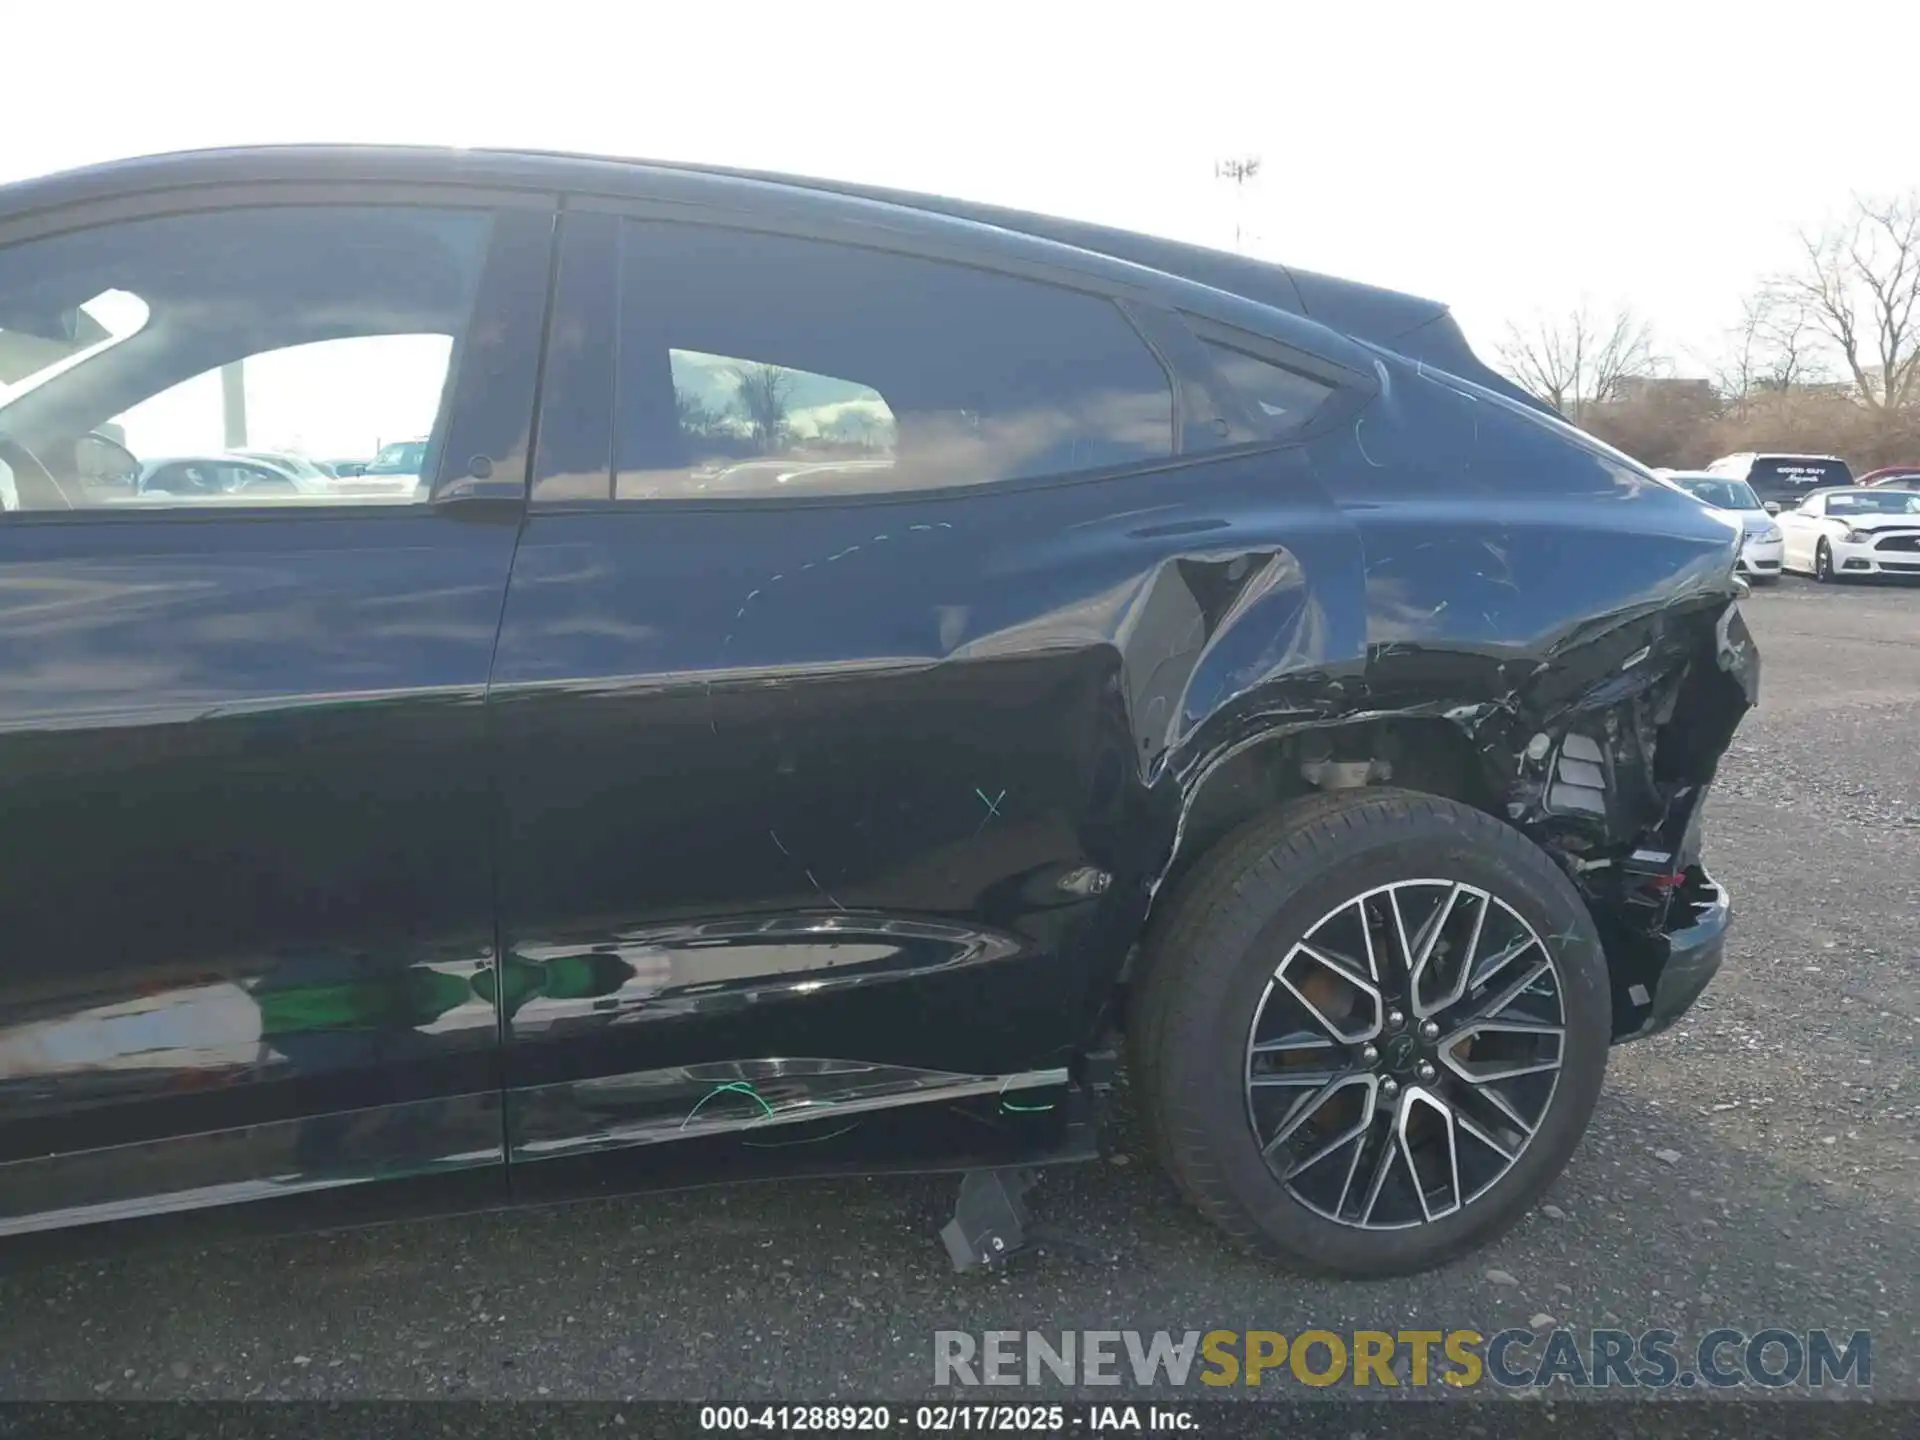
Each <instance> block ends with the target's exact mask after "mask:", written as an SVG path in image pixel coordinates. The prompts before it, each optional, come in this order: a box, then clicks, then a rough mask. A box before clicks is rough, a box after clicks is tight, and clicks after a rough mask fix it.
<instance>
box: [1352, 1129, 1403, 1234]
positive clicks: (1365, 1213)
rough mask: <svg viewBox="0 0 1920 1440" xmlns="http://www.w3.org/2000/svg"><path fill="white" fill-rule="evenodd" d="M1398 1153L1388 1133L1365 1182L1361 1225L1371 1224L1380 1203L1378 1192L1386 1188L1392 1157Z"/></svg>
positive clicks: (1391, 1136) (1391, 1166)
mask: <svg viewBox="0 0 1920 1440" xmlns="http://www.w3.org/2000/svg"><path fill="white" fill-rule="evenodd" d="M1399 1153H1400V1150H1399V1147H1398V1146H1396V1145H1395V1144H1394V1143H1393V1135H1392V1134H1391V1132H1389V1134H1388V1135H1387V1137H1386V1143H1385V1144H1383V1145H1382V1146H1381V1147H1380V1158H1379V1159H1378V1160H1376V1161H1375V1162H1374V1166H1373V1178H1372V1179H1371V1180H1369V1181H1368V1182H1367V1203H1366V1205H1365V1207H1364V1208H1363V1209H1362V1210H1361V1211H1360V1223H1361V1224H1362V1225H1369V1224H1371V1223H1372V1222H1373V1212H1374V1207H1376V1206H1377V1205H1379V1203H1380V1192H1381V1191H1382V1190H1384V1189H1385V1188H1386V1185H1387V1176H1388V1175H1389V1174H1391V1173H1392V1171H1393V1161H1394V1157H1395V1156H1397V1155H1398V1154H1399Z"/></svg>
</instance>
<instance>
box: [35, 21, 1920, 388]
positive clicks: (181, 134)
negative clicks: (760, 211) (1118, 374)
mask: <svg viewBox="0 0 1920 1440" xmlns="http://www.w3.org/2000/svg"><path fill="white" fill-rule="evenodd" d="M489 14H491V15H496V16H498V17H499V18H498V19H497V20H491V19H482V18H481V17H482V16H484V15H489ZM296 16H297V17H299V19H298V21H297V23H296V21H295V20H294V18H293V17H296ZM7 33H8V41H7V48H8V51H9V53H10V55H11V56H12V57H13V63H11V64H9V65H8V66H7V78H6V82H5V87H4V91H3V92H0V93H4V95H5V97H6V107H5V115H4V122H0V179H16V178H20V177H24V176H28V175H33V174H38V173H42V172H45V171H49V170H55V169H62V168H65V167H68V166H72V165H79V164H85V163H88V162H91V161H96V160H102V159H109V158H113V157H117V156H122V155H129V154H137V153H143V152H151V151H158V150H170V149H180V148H188V147H195V146H203V145H225V144H240V143H246V142H268V141H313V140H340V141H394V142H406V141H413V142H429V143H446V144H459V145H521V146H532V147H542V148H562V149H577V150H592V151H601V152H606V153H614V154H627V155H638V156H655V157H661V158H670V159H678V160H706V161H713V162H719V163H728V164H737V165H752V166H765V167H771V168H776V169H784V170H791V171H797V172H802V173H813V174H820V175H831V176H836V177H847V178H855V179H861V180H871V181H876V182H881V183H886V184H894V185H901V186H907V187H911V188H916V189H922V190H932V191H938V192H943V193H947V194H953V195H962V196H967V197H971V198H976V199H982V200H991V201H998V202H1003V203H1007V204H1013V205H1018V206H1023V207H1027V208H1031V209H1037V210H1046V211H1052V212H1054V213H1058V214H1062V215H1072V216H1078V217H1083V218H1087V219H1092V220H1099V221H1104V222H1107V223H1112V224H1118V225H1124V226H1129V227H1132V228H1135V229H1140V230H1148V231H1154V232H1157V233H1161V234H1165V235H1173V236H1179V237H1182V238H1187V239H1193V240H1199V241H1203V242H1208V243H1214V244H1221V245H1229V246H1230V245H1231V244H1232V243H1233V228H1234V210H1233V205H1232V203H1231V200H1230V195H1231V190H1230V187H1228V186H1226V185H1223V184H1222V183H1221V182H1219V181H1217V180H1216V179H1215V178H1214V174H1213V170H1214V164H1215V161H1216V160H1218V159H1220V158H1223V157H1228V156H1234V155H1243V154H1254V155H1259V156H1261V157H1262V158H1263V161H1264V167H1263V169H1262V171H1261V173H1260V175H1259V177H1258V178H1257V179H1256V180H1255V181H1254V182H1253V183H1252V184H1251V185H1250V186H1249V187H1248V188H1247V190H1246V193H1245V212H1244V224H1245V228H1246V231H1247V238H1246V241H1245V247H1246V248H1247V249H1248V250H1249V251H1251V252H1253V253H1255V254H1259V255H1263V256H1268V257H1271V258H1273V259H1277V260H1284V261H1286V262H1288V263H1291V264H1295V265H1300V266H1304V267H1308V268H1312V269H1318V270H1325V271H1329V272H1331V273H1334V274H1337V275H1344V276H1349V277H1352V278H1355V279H1363V280H1368V281H1372V282H1374V283H1377V284H1384V285H1390V286H1395V287H1398V288H1401V289H1406V290H1412V291H1416V292H1419V293H1422V294H1426V295H1431V296H1433V297H1435V298H1437V299H1441V300H1445V301H1447V302H1449V303H1450V304H1451V305H1452V306H1453V307H1454V310H1455V313H1456V314H1457V315H1458V316H1459V317H1460V320H1461V323H1462V324H1463V325H1464V326H1465V327H1466V329H1467V331H1468V334H1469V335H1470V337H1471V338H1472V339H1473V340H1474V342H1475V344H1476V346H1478V347H1479V348H1480V349H1481V350H1482V352H1483V353H1487V354H1489V355H1490V353H1491V349H1492V346H1493V343H1494V342H1496V341H1497V340H1498V338H1499V337H1500V335H1501V333H1502V332H1503V330H1504V328H1505V325H1506V324H1507V322H1508V321H1509V320H1513V319H1525V318H1526V317H1528V316H1529V315H1530V314H1532V313H1534V312H1535V311H1537V310H1543V309H1544V310H1552V311H1560V310H1564V309H1567V308H1570V307H1571V306H1573V305H1574V304H1576V303H1578V302H1579V300H1580V299H1581V298H1582V297H1583V296H1585V297H1588V298H1589V299H1590V300H1591V301H1592V302H1593V303H1594V304H1595V305H1596V306H1597V307H1607V306H1611V305H1613V304H1615V303H1618V302H1621V301H1627V302H1631V303H1632V304H1633V305H1634V306H1635V307H1637V308H1638V309H1639V310H1640V311H1641V312H1642V313H1643V314H1644V315H1645V316H1646V317H1647V318H1648V319H1650V320H1651V321H1652V322H1653V323H1654V325H1655V327H1656V330H1657V332H1658V335H1659V337H1660V339H1661V341H1662V342H1663V344H1664V346H1665V347H1666V348H1667V349H1668V350H1669V351H1672V352H1678V354H1677V358H1678V359H1679V361H1680V364H1681V368H1682V369H1683V370H1692V371H1695V372H1696V373H1704V368H1703V359H1704V357H1703V352H1705V351H1707V350H1709V349H1710V348H1711V347H1712V346H1713V344H1714V343H1715V341H1716V339H1717V338H1718V336H1719V334H1720V332H1721V331H1723V330H1724V329H1725V328H1726V327H1727V326H1729V325H1730V324H1732V323H1733V321H1734V320H1735V318H1736V317H1737V314H1738V305H1739V300H1740V296H1741V294H1742V292H1743V291H1744V290H1746V289H1747V288H1749V287H1750V286H1751V285H1752V284H1753V282H1754V281H1756V280H1757V279H1758V278H1759V277H1761V276H1763V275H1764V274H1766V273H1768V272H1769V271H1771V270H1773V269H1776V268H1778V267H1780V266H1782V265H1784V264H1786V263H1788V262H1789V261H1790V260H1791V258H1792V255H1793V243H1794V242H1793V232H1794V229H1795V227H1796V226H1800V225H1817V224H1818V223H1819V222H1820V221H1821V220H1822V219H1823V218H1824V217H1826V216H1828V215H1829V214H1831V213H1832V212H1834V211H1835V210H1837V209H1838V208H1839V207H1841V206H1843V205H1844V204H1845V203H1846V201H1847V198H1848V195H1849V193H1850V192H1852V191H1868V192H1887V191H1891V190H1899V189H1905V188H1907V187H1909V186H1913V185H1915V184H1916V183H1920V141H1917V140H1916V127H1915V125H1914V122H1913V120H1912V115H1913V113H1914V111H1913V105H1914V101H1915V98H1916V94H1920V92H1917V91H1916V89H1915V88H1914V86H1913V76H1914V73H1915V63H1914V57H1915V56H1916V55H1920V5H1916V4H1912V3H1910V0H1909V3H1898V0H1887V3H1879V0H1876V3H1870V4H1847V3H1827V4H1823V5H1820V6H1817V7H1806V6H1799V5H1795V6H1787V5H1776V6H1757V5H1752V4H1729V3H1719V0H1714V3H1704V0H1666V3H1661V4H1642V3H1637V0H1621V3H1613V4H1610V5H1578V6H1575V5H1569V4H1565V3H1555V0H1534V3H1530V4H1512V5H1509V4H1504V3H1501V4H1496V3H1478V4H1476V3H1472V0H1468V3H1464V4H1460V3H1456V4H1453V5H1432V4H1405V5H1402V4H1391V3H1376V4H1371V5H1367V4H1341V3H1327V4H1324V5H1311V6H1309V5H1300V4H1296V3H1285V0H1266V3H1244V4H1227V3H1200V0H1179V3H1175V4H1148V3H1144V0H1110V3H1105V4H1081V3H1077V0H1076V3H1071V4H1069V3H1048V0H1022V3H1017V4H1000V3H988V0H965V3H957V0H890V3H883V4H867V3H864V0H843V3H832V4H814V5H798V4H791V3H789V4H779V5H773V4H764V5H763V4H759V3H754V0H727V3H721V4H700V3H680V4H670V3H661V0H649V3H643V4H634V3H632V0H627V3H620V0H599V3H598V4H575V3H568V0H540V3H538V4H533V5H524V6H523V5H511V6H510V5H505V4H502V5H452V4H445V5H443V4H434V5H426V4H413V3H407V0H385V3H379V4H366V3H360V0H329V3H326V4H315V5H302V6H297V7H293V6H271V5H263V4H260V3H257V0H255V3H251V4H245V5H240V4H234V5H227V4H220V3H212V0H203V3H196V0H170V3H162V4H158V5H146V6H136V5H134V4H132V3H129V0H117V3H111V4H109V3H98V0H66V3H53V4H49V3H21V4H17V5H16V6H15V7H13V10H12V12H11V13H10V14H9V16H8V25H7ZM1693 357H1701V358H1693Z"/></svg>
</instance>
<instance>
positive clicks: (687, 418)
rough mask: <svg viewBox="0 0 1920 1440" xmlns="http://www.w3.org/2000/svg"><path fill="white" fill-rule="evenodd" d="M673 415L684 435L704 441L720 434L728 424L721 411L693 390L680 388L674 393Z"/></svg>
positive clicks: (676, 387) (676, 388)
mask: <svg viewBox="0 0 1920 1440" xmlns="http://www.w3.org/2000/svg"><path fill="white" fill-rule="evenodd" d="M673 414H674V419H675V420H676V421H677V422H678V424H679V427H680V433H681V434H682V435H697V436H699V437H701V438H702V439H705V438H706V437H708V436H710V435H714V434H717V433H719V432H720V431H721V430H722V429H723V428H724V426H725V423H726V416H725V415H723V414H722V413H721V412H720V411H718V410H716V409H714V408H713V407H712V406H711V405H709V404H707V402H706V401H704V400H702V399H701V398H700V397H699V396H698V395H696V394H694V393H693V392H692V391H691V390H682V389H680V388H679V387H678V386H675V387H674V391H673Z"/></svg>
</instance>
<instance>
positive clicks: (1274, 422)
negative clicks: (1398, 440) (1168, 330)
mask: <svg viewBox="0 0 1920 1440" xmlns="http://www.w3.org/2000/svg"><path fill="white" fill-rule="evenodd" d="M1200 343H1201V346H1202V347H1203V348H1204V349H1205V351H1206V354H1207V360H1208V363H1209V364H1211V365H1212V366H1213V368H1214V371H1215V373H1217V374H1218V375H1219V376H1220V378H1221V379H1223V380H1225V381H1226V382H1227V384H1228V385H1230V386H1231V387H1232V388H1233V391H1234V393H1235V394H1236V395H1237V396H1238V397H1239V399H1240V402H1241V404H1242V405H1243V406H1244V407H1245V409H1246V411H1247V414H1248V416H1249V417H1250V418H1251V419H1253V420H1256V421H1258V422H1259V423H1260V424H1261V425H1262V426H1264V427H1265V428H1267V429H1268V430H1269V431H1270V432H1271V433H1274V434H1285V433H1288V432H1291V431H1293V430H1297V429H1298V428H1299V427H1300V426H1302V425H1304V424H1306V422H1307V421H1308V420H1309V419H1311V418H1312V417H1313V415H1314V412H1315V411H1317V410H1319V408H1320V407H1321V406H1322V405H1324V404H1325V403H1326V402H1327V397H1329V396H1330V395H1332V394H1333V392H1334V389H1335V387H1334V386H1333V385H1331V384H1329V383H1328V382H1327V381H1325V380H1320V379H1316V378H1315V377H1313V376H1311V375H1306V374H1303V373H1301V372H1300V371H1298V370H1295V369H1292V368H1290V367H1288V366H1285V365H1282V364H1279V363H1278V362H1277V361H1273V360H1266V359H1262V358H1261V357H1260V356H1258V355H1253V354H1249V353H1248V352H1247V351H1245V350H1239V349H1236V348H1234V347H1233V346H1231V345H1224V344H1221V343H1220V342H1219V341H1217V340H1202V341H1201V342H1200Z"/></svg>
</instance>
